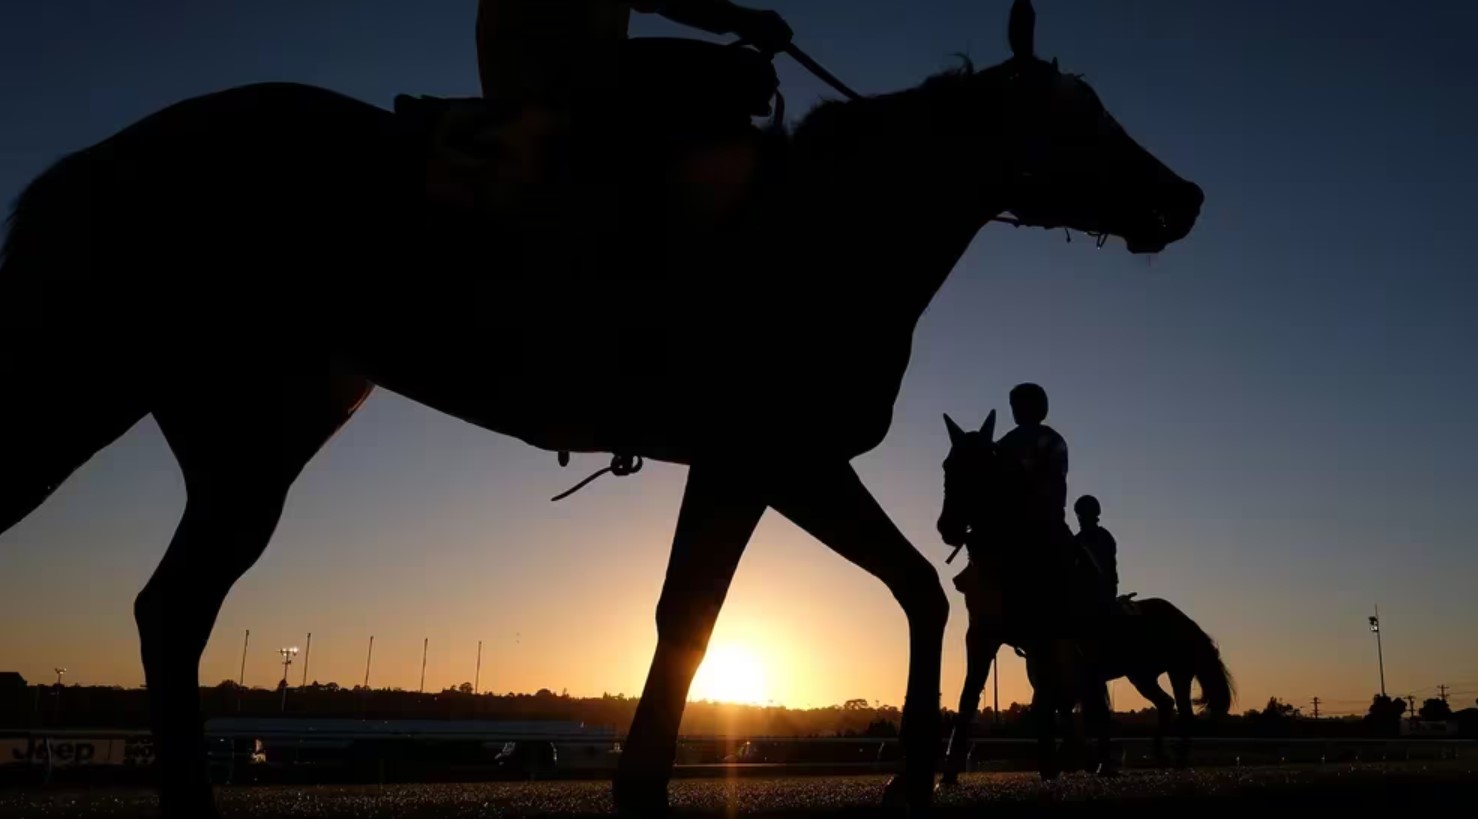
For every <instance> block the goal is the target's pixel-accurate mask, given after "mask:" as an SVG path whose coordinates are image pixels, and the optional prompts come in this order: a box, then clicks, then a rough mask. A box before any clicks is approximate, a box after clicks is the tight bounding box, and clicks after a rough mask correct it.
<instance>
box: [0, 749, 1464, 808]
mask: <svg viewBox="0 0 1478 819" xmlns="http://www.w3.org/2000/svg"><path fill="white" fill-rule="evenodd" d="M883 782H884V778H883V777H879V776H845V777H777V778H751V779H735V780H724V779H687V780H677V781H674V782H673V784H672V790H671V793H672V803H673V807H674V808H675V809H676V810H675V812H674V813H675V815H677V816H694V817H697V816H734V815H740V816H755V817H800V816H827V817H838V819H841V818H842V817H862V816H867V817H871V816H886V815H891V814H888V813H886V812H884V811H882V810H880V809H879V808H878V797H879V794H880V793H881V791H882V785H883ZM218 795H219V800H220V803H221V808H222V813H223V815H224V816H225V817H226V819H232V818H233V817H243V818H244V817H252V819H268V818H269V817H294V819H297V818H298V817H302V818H303V819H308V818H309V817H311V819H340V817H344V818H346V819H347V817H367V819H391V818H392V817H393V818H394V819H401V818H402V817H405V818H406V819H412V818H414V819H422V817H425V818H426V819H430V817H438V818H439V817H457V818H460V817H478V819H487V818H488V817H504V816H540V817H554V816H568V817H585V816H602V815H610V813H611V801H610V783H608V782H534V783H526V782H520V783H478V784H467V785H395V786H388V787H383V788H382V787H378V786H359V785H356V786H310V787H288V786H261V787H248V786H243V787H234V788H233V787H224V788H221V789H219V791H218ZM1475 800H1478V764H1475V763H1474V762H1473V761H1456V762H1444V763H1430V764H1363V765H1317V766H1315V765H1311V766H1282V767H1270V768H1218V769H1204V770H1199V771H1182V772H1159V771H1143V770H1141V771H1130V772H1127V773H1125V774H1124V775H1123V776H1120V777H1118V778H1115V779H1099V778H1096V777H1090V776H1087V775H1082V774H1078V775H1073V776H1069V777H1065V778H1064V779H1062V780H1059V781H1057V782H1053V783H1042V782H1040V781H1038V780H1037V779H1036V777H1034V776H1032V775H1028V774H997V773H992V774H972V775H969V776H966V777H964V779H963V780H962V782H961V785H960V787H958V788H957V789H954V790H952V791H949V792H948V793H944V794H941V795H940V797H939V799H938V800H937V803H936V811H935V813H936V814H937V815H939V816H946V817H954V816H960V817H963V816H971V817H978V816H982V815H990V816H992V817H994V816H997V815H1000V814H1002V813H1006V814H1012V815H1027V814H1030V815H1033V816H1038V815H1041V814H1043V813H1047V814H1062V813H1086V812H1089V811H1092V812H1094V813H1099V814H1102V813H1103V812H1104V810H1105V809H1106V808H1108V807H1116V808H1123V807H1132V808H1133V810H1134V812H1135V814H1150V815H1155V816H1160V815H1165V816H1172V815H1174V816H1185V815H1188V814H1191V815H1193V814H1203V813H1205V812H1206V811H1208V810H1209V811H1213V812H1214V813H1215V814H1216V815H1228V812H1229V811H1233V812H1236V813H1240V814H1244V815H1247V814H1251V813H1252V812H1254V811H1266V812H1272V810H1273V809H1274V808H1277V811H1276V812H1277V813H1279V814H1283V813H1287V812H1288V811H1289V810H1290V809H1293V810H1295V811H1300V812H1307V811H1326V812H1328V811H1338V812H1340V813H1343V814H1348V815H1353V816H1365V815H1373V814H1375V813H1378V812H1385V811H1391V812H1392V814H1393V815H1410V814H1413V813H1415V812H1417V811H1421V812H1427V811H1432V812H1434V813H1435V812H1436V811H1437V809H1439V808H1446V807H1448V806H1457V805H1462V804H1469V805H1471V804H1474V803H1475ZM154 816H157V812H156V809H155V803H154V799H153V796H152V795H151V794H150V793H149V792H147V791H145V790H140V789H92V790H78V789H38V788H23V789H11V790H0V817H6V818H7V819H8V818H9V817H17V818H19V817H27V818H28V819H31V818H34V819H42V818H43V817H45V818H47V819H49V818H50V817H58V818H60V817H67V819H92V817H118V818H119V819H135V818H136V817H154ZM1248 819H1260V818H1259V817H1255V816H1249V817H1248Z"/></svg>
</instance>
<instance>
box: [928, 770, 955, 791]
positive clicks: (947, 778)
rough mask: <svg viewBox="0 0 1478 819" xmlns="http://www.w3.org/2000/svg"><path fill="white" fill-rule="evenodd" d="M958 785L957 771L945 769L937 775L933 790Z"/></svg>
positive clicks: (942, 789)
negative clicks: (936, 782) (937, 780)
mask: <svg viewBox="0 0 1478 819" xmlns="http://www.w3.org/2000/svg"><path fill="white" fill-rule="evenodd" d="M959 785H960V773H959V771H945V772H944V774H943V775H941V776H940V777H939V784H938V785H935V786H934V790H936V791H944V790H949V789H950V788H957V787H959Z"/></svg>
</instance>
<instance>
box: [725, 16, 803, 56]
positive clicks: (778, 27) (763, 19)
mask: <svg viewBox="0 0 1478 819" xmlns="http://www.w3.org/2000/svg"><path fill="white" fill-rule="evenodd" d="M739 11H740V12H741V13H740V15H739V17H738V19H737V20H736V21H735V23H734V33H735V34H737V35H739V37H740V38H741V39H744V40H747V41H749V42H750V43H751V44H753V45H754V47H755V48H758V49H759V50H760V51H763V52H765V53H766V54H779V53H780V52H782V51H784V50H785V48H786V47H787V46H789V45H790V40H791V38H792V37H794V36H795V32H794V31H791V29H790V24H789V23H786V22H785V19H784V18H783V17H781V16H780V15H779V14H777V13H775V12H773V11H760V10H758V9H739Z"/></svg>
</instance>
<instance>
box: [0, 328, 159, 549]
mask: <svg viewBox="0 0 1478 819" xmlns="http://www.w3.org/2000/svg"><path fill="white" fill-rule="evenodd" d="M16 341H17V340H16V339H13V338H10V334H0V344H3V345H4V346H5V347H6V349H0V389H3V390H4V397H3V399H0V533H3V532H4V531H6V530H7V529H9V528H10V527H12V526H14V525H16V524H17V523H19V522H20V521H21V520H22V519H23V518H25V517H26V516H27V515H29V514H30V513H31V512H32V511H34V510H35V509H36V507H37V506H40V505H41V502H42V501H44V500H46V498H47V497H48V496H49V495H50V494H51V493H52V491H53V490H55V489H56V488H57V486H59V485H61V483H62V481H64V480H66V479H67V476H68V475H71V474H72V472H73V471H75V470H76V469H77V467H79V466H81V465H82V464H84V463H86V462H87V460H88V459H89V458H91V457H92V456H93V455H94V454H95V453H97V451H98V450H100V449H102V448H103V447H105V446H107V445H108V444H110V443H112V442H113V441H114V440H115V439H116V438H118V436H120V435H122V434H123V433H124V432H127V431H128V428H129V427H131V426H133V425H134V424H135V423H137V422H138V420H139V419H140V418H142V417H144V414H145V412H146V408H145V406H144V402H143V401H142V400H141V399H140V392H139V390H138V388H137V386H135V385H133V384H130V383H128V381H127V380H126V379H125V377H124V376H123V375H122V374H121V371H119V370H114V369H112V368H110V367H106V366H102V365H100V364H98V363H97V362H98V361H99V359H100V356H98V355H89V356H88V359H87V362H86V363H84V362H83V361H79V360H71V357H70V356H63V355H47V354H46V353H45V352H44V351H33V350H30V349H27V347H26V346H25V345H23V344H13V342H16Z"/></svg>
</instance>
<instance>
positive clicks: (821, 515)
mask: <svg viewBox="0 0 1478 819" xmlns="http://www.w3.org/2000/svg"><path fill="white" fill-rule="evenodd" d="M777 474H778V475H779V477H777V478H776V479H774V481H773V482H772V483H770V484H769V490H768V492H767V497H768V498H769V500H770V505H771V506H772V507H773V508H774V509H775V511H777V512H779V513H780V514H782V515H784V516H785V517H787V518H789V519H790V520H791V521H793V522H794V523H795V524H796V525H798V526H800V527H801V528H802V529H804V530H805V531H807V532H808V533H810V534H811V535H812V536H813V537H815V538H816V539H817V540H819V541H821V542H822V543H824V544H826V545H827V546H828V547H830V548H831V549H832V550H833V551H835V552H836V553H837V554H839V555H841V556H842V557H844V558H846V559H847V560H849V561H851V562H852V563H854V564H856V565H858V566H860V567H862V568H863V569H864V570H866V571H867V572H868V573H869V574H871V575H872V576H873V577H876V578H878V579H879V580H881V581H883V583H884V585H886V586H887V587H888V590H889V591H890V592H892V593H893V597H894V598H895V599H896V600H897V601H898V602H899V604H901V605H902V606H903V612H904V614H905V615H906V616H907V617H908V627H909V657H908V691H907V694H906V695H905V699H904V705H903V724H902V726H900V739H901V743H902V747H903V760H902V761H903V765H904V768H903V770H902V774H903V775H902V777H901V778H899V777H895V778H894V780H893V781H892V782H890V783H889V786H888V790H887V792H886V793H885V799H886V800H888V801H895V800H900V799H901V800H905V801H906V802H907V803H908V804H909V805H910V806H914V807H924V806H927V805H928V804H929V802H930V800H931V799H932V797H933V790H934V759H935V757H936V755H937V754H938V752H939V733H940V731H939V727H940V726H939V665H940V661H941V655H942V653H943V650H944V626H945V622H946V620H947V619H948V618H949V601H948V599H946V598H945V596H944V590H943V589H942V588H941V587H940V584H939V573H938V572H937V571H936V570H935V569H934V567H933V566H932V565H930V563H929V561H928V560H926V559H925V558H924V556H923V555H921V554H919V552H918V550H917V549H915V548H914V547H913V546H912V544H910V543H909V542H908V539H907V538H905V537H904V536H903V533H902V532H900V531H899V530H898V527H897V526H895V525H894V524H893V521H892V520H890V519H889V518H888V515H887V513H885V512H884V511H883V509H882V507H880V506H879V505H878V503H877V501H876V500H875V499H874V498H873V496H872V494H871V493H870V492H868V491H867V488H866V487H865V486H863V485H862V481H861V480H860V479H859V478H858V477H857V473H856V472H855V471H853V469H852V467H851V466H850V465H848V464H847V463H845V462H838V463H835V464H829V465H821V466H801V467H796V466H791V467H789V468H786V469H784V470H783V471H781V470H777Z"/></svg>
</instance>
